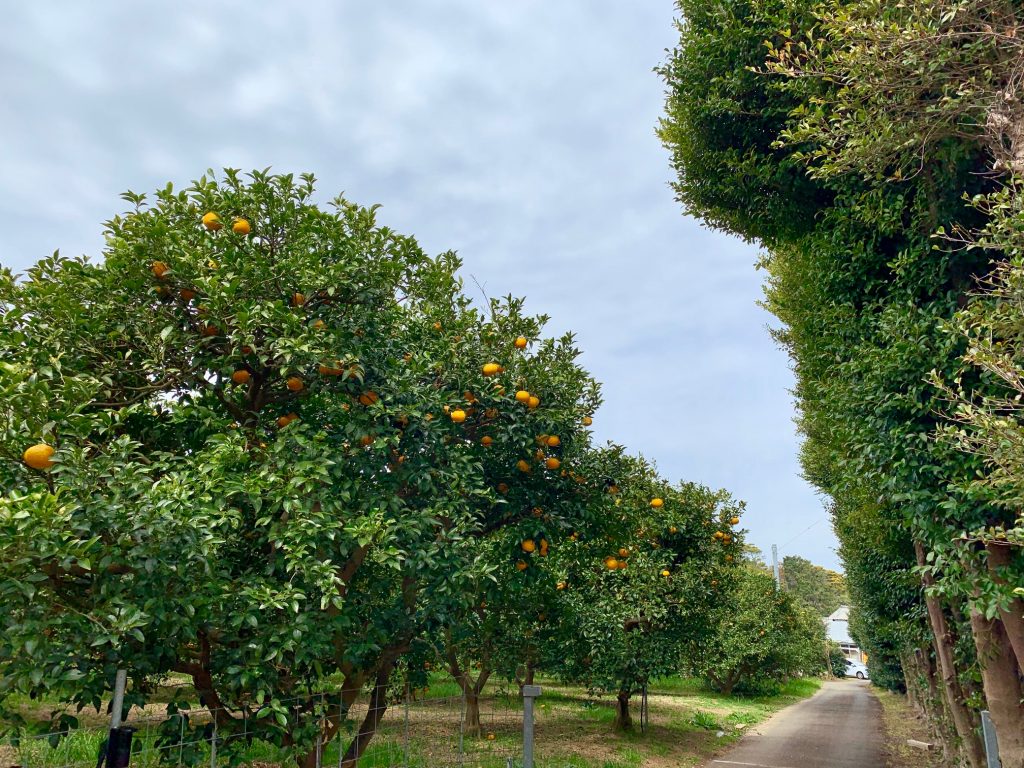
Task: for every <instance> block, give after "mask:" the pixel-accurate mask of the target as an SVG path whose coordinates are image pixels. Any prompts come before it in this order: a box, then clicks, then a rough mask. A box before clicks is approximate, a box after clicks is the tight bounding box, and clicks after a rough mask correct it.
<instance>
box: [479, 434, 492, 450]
mask: <svg viewBox="0 0 1024 768" xmlns="http://www.w3.org/2000/svg"><path fill="white" fill-rule="evenodd" d="M493 443H494V438H493V437H491V436H490V435H484V436H483V437H481V438H480V445H482V446H484V447H485V448H486V447H487V446H489V445H492V444H493Z"/></svg>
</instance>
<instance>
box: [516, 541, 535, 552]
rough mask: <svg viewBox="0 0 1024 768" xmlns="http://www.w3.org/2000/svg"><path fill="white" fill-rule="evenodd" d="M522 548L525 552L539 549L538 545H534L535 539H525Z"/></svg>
mask: <svg viewBox="0 0 1024 768" xmlns="http://www.w3.org/2000/svg"><path fill="white" fill-rule="evenodd" d="M520 546H521V547H522V548H523V552H533V551H534V550H535V549H537V545H536V544H535V543H534V541H533V539H525V540H524V541H523V543H522V544H520Z"/></svg>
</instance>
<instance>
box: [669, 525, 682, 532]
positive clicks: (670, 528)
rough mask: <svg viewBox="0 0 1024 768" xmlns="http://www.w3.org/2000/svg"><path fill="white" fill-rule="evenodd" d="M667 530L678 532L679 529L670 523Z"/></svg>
mask: <svg viewBox="0 0 1024 768" xmlns="http://www.w3.org/2000/svg"><path fill="white" fill-rule="evenodd" d="M668 532H669V533H679V529H678V528H676V527H675V526H674V525H670V526H669V527H668Z"/></svg>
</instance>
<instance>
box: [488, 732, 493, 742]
mask: <svg viewBox="0 0 1024 768" xmlns="http://www.w3.org/2000/svg"><path fill="white" fill-rule="evenodd" d="M487 740H488V741H494V734H493V733H490V732H488V734H487Z"/></svg>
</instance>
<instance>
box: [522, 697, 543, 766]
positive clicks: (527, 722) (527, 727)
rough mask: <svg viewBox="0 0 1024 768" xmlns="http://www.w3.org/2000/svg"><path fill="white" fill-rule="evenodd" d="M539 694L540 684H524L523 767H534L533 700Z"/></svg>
mask: <svg viewBox="0 0 1024 768" xmlns="http://www.w3.org/2000/svg"><path fill="white" fill-rule="evenodd" d="M538 696H540V686H539V685H524V686H523V768H533V700H534V699H536V698H537V697H538Z"/></svg>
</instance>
